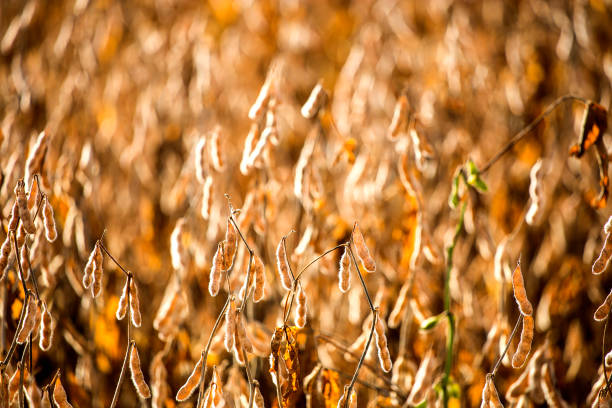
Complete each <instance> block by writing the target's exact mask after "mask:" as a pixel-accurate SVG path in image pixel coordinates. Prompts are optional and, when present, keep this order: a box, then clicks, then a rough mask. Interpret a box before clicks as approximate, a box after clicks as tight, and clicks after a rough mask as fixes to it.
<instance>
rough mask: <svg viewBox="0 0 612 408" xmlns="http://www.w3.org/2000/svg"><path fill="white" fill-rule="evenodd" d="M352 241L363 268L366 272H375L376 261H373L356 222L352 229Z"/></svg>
mask: <svg viewBox="0 0 612 408" xmlns="http://www.w3.org/2000/svg"><path fill="white" fill-rule="evenodd" d="M353 243H354V244H355V249H356V250H357V256H358V257H359V259H361V263H362V264H363V267H364V269H365V270H366V271H368V272H375V271H376V262H374V258H372V255H370V250H369V249H368V247H367V245H366V243H365V240H364V239H363V234H362V233H361V230H360V229H359V224H357V223H355V229H354V230H353Z"/></svg>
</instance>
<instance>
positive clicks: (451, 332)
mask: <svg viewBox="0 0 612 408" xmlns="http://www.w3.org/2000/svg"><path fill="white" fill-rule="evenodd" d="M465 206H466V203H465V202H464V203H463V205H462V206H461V211H460V213H459V221H458V222H457V227H456V228H455V234H454V235H453V241H452V243H451V245H450V246H449V247H448V248H447V249H446V276H445V277H444V311H445V312H446V316H447V317H448V336H447V338H446V361H445V363H444V376H443V377H442V396H443V400H444V408H447V407H448V400H449V396H448V383H449V380H450V373H451V370H452V368H453V341H454V338H455V316H454V315H453V314H452V312H451V310H450V303H451V298H450V278H451V271H452V269H453V252H454V251H455V246H456V245H457V240H458V239H459V235H460V234H461V230H462V229H463V218H464V215H465Z"/></svg>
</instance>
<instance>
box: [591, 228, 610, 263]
mask: <svg viewBox="0 0 612 408" xmlns="http://www.w3.org/2000/svg"><path fill="white" fill-rule="evenodd" d="M610 219H612V217H610ZM609 223H610V220H608V222H607V223H606V225H605V226H604V232H605V233H606V240H605V241H604V244H603V247H602V248H601V252H600V253H599V256H598V257H597V259H596V260H595V262H594V263H593V274H595V275H599V274H600V273H602V272H603V271H605V270H606V268H607V267H608V264H609V263H610V258H612V232H610V231H609V230H610V227H609V226H608V224H609Z"/></svg>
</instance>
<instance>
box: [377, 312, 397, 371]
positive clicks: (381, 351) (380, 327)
mask: <svg viewBox="0 0 612 408" xmlns="http://www.w3.org/2000/svg"><path fill="white" fill-rule="evenodd" d="M376 313H377V319H376V325H375V326H374V334H375V337H376V349H377V351H378V360H379V362H380V367H381V368H382V369H383V371H384V372H385V373H388V372H389V371H391V368H392V367H393V363H392V362H391V354H390V353H389V347H388V345H387V336H386V335H385V324H384V322H383V320H382V318H380V316H379V315H378V311H377V312H376Z"/></svg>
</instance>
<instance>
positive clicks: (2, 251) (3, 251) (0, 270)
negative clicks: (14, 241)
mask: <svg viewBox="0 0 612 408" xmlns="http://www.w3.org/2000/svg"><path fill="white" fill-rule="evenodd" d="M10 236H11V235H10V234H9V235H7V236H6V238H5V240H4V242H3V243H2V247H0V278H3V277H4V272H5V270H6V267H7V266H8V259H9V255H10V254H11V240H10Z"/></svg>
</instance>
